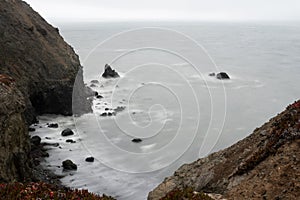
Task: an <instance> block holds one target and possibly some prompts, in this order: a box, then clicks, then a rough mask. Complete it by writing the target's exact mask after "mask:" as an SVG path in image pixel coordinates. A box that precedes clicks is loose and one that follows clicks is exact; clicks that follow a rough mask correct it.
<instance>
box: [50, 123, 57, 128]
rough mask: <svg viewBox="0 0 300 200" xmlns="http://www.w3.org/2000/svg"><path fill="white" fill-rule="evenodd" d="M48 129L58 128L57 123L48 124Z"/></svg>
mask: <svg viewBox="0 0 300 200" xmlns="http://www.w3.org/2000/svg"><path fill="white" fill-rule="evenodd" d="M48 128H58V124H57V123H50V124H49V125H48Z"/></svg>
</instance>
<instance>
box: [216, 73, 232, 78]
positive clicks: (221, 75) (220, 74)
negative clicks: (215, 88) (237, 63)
mask: <svg viewBox="0 0 300 200" xmlns="http://www.w3.org/2000/svg"><path fill="white" fill-rule="evenodd" d="M216 77H217V79H230V77H229V76H228V74H226V73H225V72H220V73H218V74H217V76H216Z"/></svg>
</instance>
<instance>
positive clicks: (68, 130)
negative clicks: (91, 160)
mask: <svg viewBox="0 0 300 200" xmlns="http://www.w3.org/2000/svg"><path fill="white" fill-rule="evenodd" d="M61 135H62V136H70V135H74V132H73V131H72V130H71V129H69V128H67V129H65V130H63V131H62V132H61Z"/></svg>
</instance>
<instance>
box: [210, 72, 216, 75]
mask: <svg viewBox="0 0 300 200" xmlns="http://www.w3.org/2000/svg"><path fill="white" fill-rule="evenodd" d="M208 76H216V73H215V72H212V73H209V74H208Z"/></svg>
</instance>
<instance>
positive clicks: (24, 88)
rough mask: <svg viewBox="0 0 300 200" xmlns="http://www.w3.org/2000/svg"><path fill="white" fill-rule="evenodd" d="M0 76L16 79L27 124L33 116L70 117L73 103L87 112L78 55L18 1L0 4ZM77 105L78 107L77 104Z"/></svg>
mask: <svg viewBox="0 0 300 200" xmlns="http://www.w3.org/2000/svg"><path fill="white" fill-rule="evenodd" d="M0 13H1V14H0V74H6V75H9V76H11V77H12V78H14V79H15V80H16V86H17V88H18V89H19V90H20V91H21V92H22V94H23V95H24V99H25V103H26V110H25V116H26V120H27V122H28V123H29V124H30V123H32V122H33V121H34V120H35V115H36V114H43V113H50V114H63V115H71V114H72V95H73V85H74V82H75V79H76V77H77V73H78V72H79V76H78V77H77V82H76V84H77V85H76V87H77V89H78V90H76V94H75V95H74V99H73V101H75V102H77V103H80V106H81V107H82V109H79V110H80V111H82V112H84V110H87V111H89V105H88V104H87V103H85V102H86V98H85V97H86V94H85V93H84V91H85V89H84V83H83V78H82V72H81V71H82V67H81V65H80V62H79V59H78V56H77V55H76V54H75V52H74V50H73V49H72V47H71V46H69V45H68V44H67V43H66V42H65V41H64V40H63V38H62V37H61V36H60V35H59V31H58V29H57V28H54V27H52V26H51V25H49V24H48V23H47V22H46V21H45V20H44V19H43V18H42V17H41V16H40V15H39V14H38V13H37V12H35V11H33V10H32V9H31V7H30V6H29V5H28V4H27V3H25V2H23V1H21V0H14V1H8V0H1V1H0ZM78 106H79V105H78Z"/></svg>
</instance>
